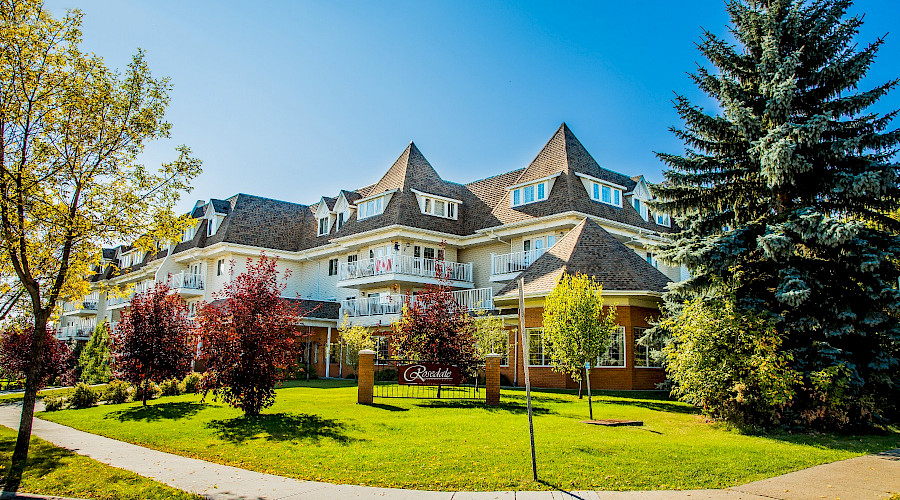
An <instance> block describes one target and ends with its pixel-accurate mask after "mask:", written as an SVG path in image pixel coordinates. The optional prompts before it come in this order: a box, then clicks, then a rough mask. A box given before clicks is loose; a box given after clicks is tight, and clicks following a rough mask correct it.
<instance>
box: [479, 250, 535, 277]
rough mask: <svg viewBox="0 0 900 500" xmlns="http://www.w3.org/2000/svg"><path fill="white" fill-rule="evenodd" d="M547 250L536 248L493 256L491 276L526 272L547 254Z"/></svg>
mask: <svg viewBox="0 0 900 500" xmlns="http://www.w3.org/2000/svg"><path fill="white" fill-rule="evenodd" d="M547 250H548V249H547V248H535V249H534V250H528V251H524V252H512V253H501V254H491V274H506V273H517V272H519V271H524V270H525V268H526V267H528V266H530V265H531V263H532V262H534V261H536V260H538V258H539V257H540V256H541V255H544V254H545V253H547Z"/></svg>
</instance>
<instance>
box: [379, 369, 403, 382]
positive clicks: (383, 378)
mask: <svg viewBox="0 0 900 500" xmlns="http://www.w3.org/2000/svg"><path fill="white" fill-rule="evenodd" d="M398 377H399V374H398V372H397V369H396V368H383V369H381V370H378V371H376V372H375V380H377V381H380V382H396V381H397V378H398Z"/></svg>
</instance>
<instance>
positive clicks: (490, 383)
mask: <svg viewBox="0 0 900 500" xmlns="http://www.w3.org/2000/svg"><path fill="white" fill-rule="evenodd" d="M484 358H485V367H484V386H485V402H487V404H489V405H490V406H497V405H499V404H500V355H499V354H488V355H486V356H485V357H484Z"/></svg>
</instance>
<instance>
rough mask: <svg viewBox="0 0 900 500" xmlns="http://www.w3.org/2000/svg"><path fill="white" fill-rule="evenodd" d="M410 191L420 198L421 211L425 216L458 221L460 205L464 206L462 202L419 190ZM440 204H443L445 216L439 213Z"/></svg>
mask: <svg viewBox="0 0 900 500" xmlns="http://www.w3.org/2000/svg"><path fill="white" fill-rule="evenodd" d="M410 191H412V192H413V193H415V195H416V198H418V201H419V210H420V211H421V212H422V213H423V214H425V215H431V216H434V217H441V218H444V219H452V220H457V217H458V216H459V206H460V204H462V200H457V199H454V198H447V197H445V196H437V195H434V194H429V193H425V192H422V191H419V190H418V189H411V190H410ZM438 203H442V204H443V206H444V213H443V214H441V213H438V210H437V207H438Z"/></svg>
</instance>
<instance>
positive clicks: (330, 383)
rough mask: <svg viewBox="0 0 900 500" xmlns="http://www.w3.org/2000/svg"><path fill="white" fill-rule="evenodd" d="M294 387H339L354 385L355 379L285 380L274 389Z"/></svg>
mask: <svg viewBox="0 0 900 500" xmlns="http://www.w3.org/2000/svg"><path fill="white" fill-rule="evenodd" d="M295 387H307V388H310V389H341V388H344V387H356V380H350V379H333V378H332V379H313V380H310V381H309V382H307V381H306V380H302V379H301V380H285V381H283V382H281V383H280V384H279V385H278V386H277V387H275V388H276V389H292V388H295Z"/></svg>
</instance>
